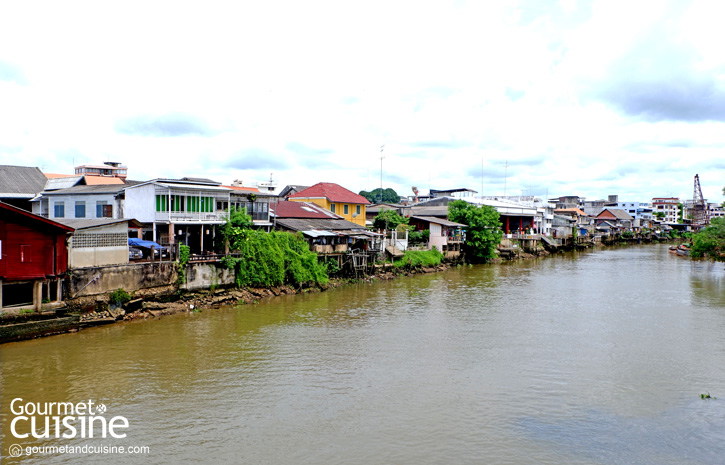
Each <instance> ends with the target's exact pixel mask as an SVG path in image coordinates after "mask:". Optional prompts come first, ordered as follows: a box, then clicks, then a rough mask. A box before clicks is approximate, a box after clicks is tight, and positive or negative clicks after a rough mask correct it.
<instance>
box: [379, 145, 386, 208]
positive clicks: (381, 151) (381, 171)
mask: <svg viewBox="0 0 725 465" xmlns="http://www.w3.org/2000/svg"><path fill="white" fill-rule="evenodd" d="M383 148H385V145H381V146H380V203H383V158H385V157H384V156H383Z"/></svg>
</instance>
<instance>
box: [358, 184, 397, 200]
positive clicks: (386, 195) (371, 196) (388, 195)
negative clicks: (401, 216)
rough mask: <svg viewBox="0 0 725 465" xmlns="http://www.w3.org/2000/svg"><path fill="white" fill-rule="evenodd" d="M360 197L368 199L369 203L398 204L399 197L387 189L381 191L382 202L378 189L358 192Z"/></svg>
mask: <svg viewBox="0 0 725 465" xmlns="http://www.w3.org/2000/svg"><path fill="white" fill-rule="evenodd" d="M360 195H362V196H363V197H365V198H366V199H368V202H371V203H399V202H400V196H399V195H398V193H397V192H395V191H394V190H393V189H390V188H387V189H384V190H383V196H382V202H381V201H380V188H379V187H378V188H377V189H374V190H373V191H372V192H368V191H360Z"/></svg>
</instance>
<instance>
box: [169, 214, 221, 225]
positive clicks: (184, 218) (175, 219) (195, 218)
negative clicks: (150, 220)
mask: <svg viewBox="0 0 725 465" xmlns="http://www.w3.org/2000/svg"><path fill="white" fill-rule="evenodd" d="M225 215H226V212H156V221H169V222H171V223H194V222H199V221H224V217H225Z"/></svg>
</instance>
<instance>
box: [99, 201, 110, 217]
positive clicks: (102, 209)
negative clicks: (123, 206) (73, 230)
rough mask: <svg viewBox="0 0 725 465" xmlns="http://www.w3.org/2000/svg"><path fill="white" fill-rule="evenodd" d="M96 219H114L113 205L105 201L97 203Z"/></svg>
mask: <svg viewBox="0 0 725 465" xmlns="http://www.w3.org/2000/svg"><path fill="white" fill-rule="evenodd" d="M96 218H113V205H108V202H106V201H105V200H101V201H98V202H96Z"/></svg>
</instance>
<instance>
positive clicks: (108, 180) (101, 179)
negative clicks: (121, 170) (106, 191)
mask: <svg viewBox="0 0 725 465" xmlns="http://www.w3.org/2000/svg"><path fill="white" fill-rule="evenodd" d="M83 180H84V181H85V182H86V185H88V186H97V185H100V184H125V182H123V179H121V178H115V177H113V178H112V177H109V176H87V175H86V176H84V177H83Z"/></svg>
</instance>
